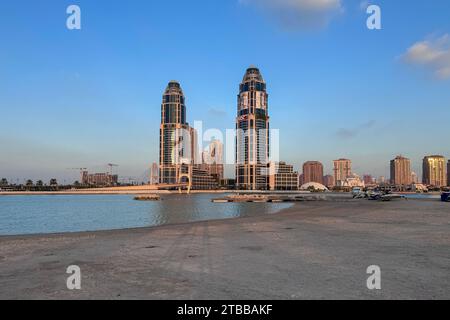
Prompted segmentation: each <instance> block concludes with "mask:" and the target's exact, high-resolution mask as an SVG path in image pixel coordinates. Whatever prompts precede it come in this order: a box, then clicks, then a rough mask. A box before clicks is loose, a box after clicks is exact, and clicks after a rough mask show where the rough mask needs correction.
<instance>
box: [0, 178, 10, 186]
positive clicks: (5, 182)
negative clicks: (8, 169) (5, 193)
mask: <svg viewBox="0 0 450 320" xmlns="http://www.w3.org/2000/svg"><path fill="white" fill-rule="evenodd" d="M7 185H8V180H6V178H2V180H1V181H0V186H2V187H6V186H7Z"/></svg>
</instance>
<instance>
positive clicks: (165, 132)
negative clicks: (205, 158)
mask: <svg viewBox="0 0 450 320" xmlns="http://www.w3.org/2000/svg"><path fill="white" fill-rule="evenodd" d="M195 140H196V139H195V132H194V130H193V129H192V128H191V127H189V124H188V123H187V122H186V106H185V98H184V94H183V90H182V89H181V86H180V84H179V83H178V82H176V81H171V82H169V84H168V85H167V88H166V90H165V92H164V94H163V99H162V105H161V126H160V147H159V181H160V183H167V184H174V183H178V182H179V175H180V172H184V171H186V169H185V168H181V166H185V165H192V164H193V161H194V159H195V156H194V155H195V142H196V141H195Z"/></svg>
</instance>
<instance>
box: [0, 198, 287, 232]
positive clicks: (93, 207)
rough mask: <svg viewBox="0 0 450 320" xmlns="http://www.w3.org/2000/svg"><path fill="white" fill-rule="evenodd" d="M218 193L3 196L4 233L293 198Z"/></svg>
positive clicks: (129, 222) (180, 218)
mask: <svg viewBox="0 0 450 320" xmlns="http://www.w3.org/2000/svg"><path fill="white" fill-rule="evenodd" d="M221 196H223V195H217V194H214V195H212V194H194V195H179V194H174V195H163V196H162V199H163V200H162V201H158V202H141V201H134V200H133V196H131V195H94V196H1V197H0V235H13V234H35V233H56V232H77V231H96V230H109V229H122V228H134V227H146V226H158V225H164V224H174V223H185V222H192V221H202V220H213V219H227V218H235V217H245V216H247V217H248V216H257V215H264V214H272V213H275V212H277V211H279V210H282V209H284V208H288V207H289V206H291V204H285V203H212V202H211V199H213V198H216V197H221Z"/></svg>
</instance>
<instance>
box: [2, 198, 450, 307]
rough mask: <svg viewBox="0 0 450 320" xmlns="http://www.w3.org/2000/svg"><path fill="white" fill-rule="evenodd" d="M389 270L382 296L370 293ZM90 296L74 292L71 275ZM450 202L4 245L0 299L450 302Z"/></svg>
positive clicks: (303, 208) (366, 206)
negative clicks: (374, 272) (71, 272)
mask: <svg viewBox="0 0 450 320" xmlns="http://www.w3.org/2000/svg"><path fill="white" fill-rule="evenodd" d="M373 264H376V265H379V266H380V267H381V270H382V284H383V286H382V290H380V291H369V290H368V289H367V288H366V279H367V277H368V275H366V268H367V267H368V266H369V265H373ZM69 265H78V266H80V268H81V270H82V289H81V290H79V291H70V290H68V289H67V288H66V279H67V276H68V275H67V274H66V273H65V271H66V268H67V267H68V266H69ZM448 274H450V206H449V205H448V204H446V203H441V202H438V201H414V200H413V201H399V202H389V203H382V202H371V201H364V200H362V201H350V202H340V201H330V202H304V203H298V204H295V205H294V206H293V207H291V208H289V209H285V210H283V211H282V212H280V213H278V214H273V215H265V216H260V217H247V218H237V219H226V220H214V221H205V222H193V223H186V224H176V225H165V226H159V227H149V228H137V229H123V230H112V231H96V232H79V233H65V234H52V235H42V234H41V235H25V236H3V237H0V288H1V289H0V299H23V298H30V299H60V298H62V299H95V298H98V299H141V298H142V299H325V298H330V299H346V298H349V299H361V298H367V299H381V298H386V299H448V298H450V279H449V277H448Z"/></svg>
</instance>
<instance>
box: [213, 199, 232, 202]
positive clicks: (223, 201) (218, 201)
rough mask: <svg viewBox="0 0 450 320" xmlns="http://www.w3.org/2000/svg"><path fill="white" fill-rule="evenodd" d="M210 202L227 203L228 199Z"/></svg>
mask: <svg viewBox="0 0 450 320" xmlns="http://www.w3.org/2000/svg"><path fill="white" fill-rule="evenodd" d="M212 202H214V203H228V202H230V200H228V199H213V200H212Z"/></svg>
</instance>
